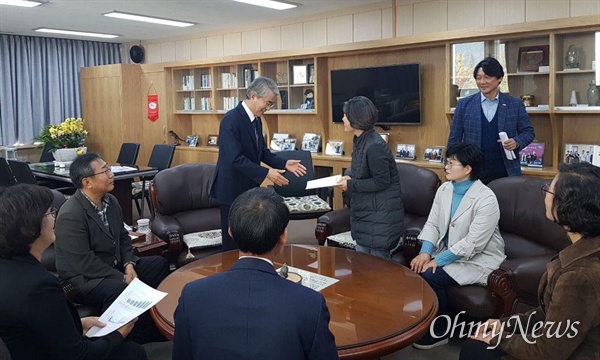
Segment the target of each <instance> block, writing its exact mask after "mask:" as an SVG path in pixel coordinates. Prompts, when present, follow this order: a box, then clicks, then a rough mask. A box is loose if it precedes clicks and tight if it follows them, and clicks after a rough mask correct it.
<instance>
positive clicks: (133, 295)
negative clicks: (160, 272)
mask: <svg viewBox="0 0 600 360" xmlns="http://www.w3.org/2000/svg"><path fill="white" fill-rule="evenodd" d="M165 296H167V293H165V292H162V291H158V290H155V289H153V288H151V287H150V286H148V285H146V284H144V283H143V282H142V281H141V280H139V279H138V278H135V279H133V281H132V282H131V283H130V284H129V285H128V286H127V287H126V288H125V290H123V292H122V293H121V295H119V297H118V298H117V300H115V302H113V303H112V305H110V306H109V307H108V309H106V311H105V312H104V314H102V316H100V318H99V319H98V320H100V322H103V323H105V324H106V326H105V327H103V328H100V327H97V326H92V328H91V329H90V330H89V331H88V332H87V334H86V336H87V337H98V336H104V335H106V334H110V333H111V332H113V331H115V330H117V329H118V328H120V327H121V326H123V325H125V324H127V323H128V322H130V321H131V320H133V319H135V318H136V317H138V316H140V315H141V314H143V313H144V312H145V311H147V310H149V309H150V308H151V307H153V306H154V305H156V304H157V303H158V302H159V301H161V300H162V299H163V298H164V297H165Z"/></svg>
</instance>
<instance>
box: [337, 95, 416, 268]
mask: <svg viewBox="0 0 600 360" xmlns="http://www.w3.org/2000/svg"><path fill="white" fill-rule="evenodd" d="M343 110H344V117H343V121H344V130H345V131H348V132H353V133H354V135H355V136H354V150H353V152H352V177H350V176H344V177H342V179H341V180H340V184H341V185H342V189H343V190H344V191H345V190H347V189H349V190H351V191H352V200H351V203H350V207H351V209H352V218H351V222H350V225H351V230H352V238H353V239H354V240H355V241H356V244H357V246H356V250H357V251H360V252H364V253H368V254H372V255H376V256H379V257H382V258H385V259H390V258H391V250H393V249H394V248H395V247H396V246H397V245H398V241H399V240H400V236H401V235H402V232H403V230H404V205H403V203H402V190H401V189H400V180H399V178H398V170H397V169H396V162H395V161H394V157H393V156H392V152H391V151H390V149H389V147H388V145H387V143H386V142H385V141H383V139H382V138H381V136H380V135H379V133H377V131H375V129H374V125H375V122H376V121H377V109H376V108H375V105H373V103H372V102H371V100H369V99H368V98H366V97H364V96H356V97H353V98H352V99H350V100H348V101H347V102H346V103H344V107H343Z"/></svg>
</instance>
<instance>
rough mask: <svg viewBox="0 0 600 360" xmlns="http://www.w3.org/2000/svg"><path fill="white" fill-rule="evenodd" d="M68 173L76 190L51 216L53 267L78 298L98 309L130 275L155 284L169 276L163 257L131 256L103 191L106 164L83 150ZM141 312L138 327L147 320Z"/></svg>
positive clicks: (110, 185)
mask: <svg viewBox="0 0 600 360" xmlns="http://www.w3.org/2000/svg"><path fill="white" fill-rule="evenodd" d="M70 175H71V180H72V181H73V184H74V185H75V187H76V188H77V189H78V190H77V191H76V192H75V194H74V195H73V196H72V197H71V198H70V199H69V200H67V202H66V203H65V204H64V205H63V206H62V207H61V208H60V211H59V213H58V217H57V219H56V230H55V233H56V242H55V250H56V269H57V270H58V273H59V275H60V277H61V278H62V279H64V280H66V281H68V282H69V283H70V284H72V285H73V288H74V294H75V296H76V297H77V300H78V302H80V303H82V304H85V305H91V306H94V307H96V308H99V309H102V311H103V312H104V310H106V309H107V308H108V307H109V306H110V304H112V302H113V301H114V300H115V299H116V298H117V297H118V296H119V295H120V294H121V292H122V291H123V290H124V289H125V288H126V287H127V285H128V284H129V283H131V281H132V280H133V279H134V278H136V277H137V278H139V279H140V280H141V281H143V282H144V283H146V284H147V285H149V286H152V287H154V288H156V287H157V286H158V285H159V284H160V282H161V281H162V280H163V279H164V278H165V277H167V275H168V274H169V268H168V264H167V260H166V259H165V258H163V257H160V256H147V257H142V258H138V257H137V256H135V255H134V254H133V247H132V246H131V238H130V237H129V233H128V232H127V230H126V229H125V227H124V226H123V214H122V211H121V207H120V206H119V203H118V202H117V199H116V198H115V197H114V196H113V195H112V194H109V192H110V191H112V190H113V189H114V174H113V173H112V172H111V170H110V166H108V164H107V163H106V162H105V161H104V160H102V159H101V158H100V156H99V155H98V154H95V153H89V154H85V155H81V156H78V157H77V159H76V160H75V161H73V164H71V167H70ZM144 315H146V314H144ZM144 315H143V316H142V317H140V321H139V322H138V324H139V326H143V325H144V324H146V323H148V324H151V323H152V321H151V319H150V317H149V316H147V315H146V316H147V317H148V320H149V321H148V322H146V321H144V319H143V317H146V316H144ZM136 326H137V325H136Z"/></svg>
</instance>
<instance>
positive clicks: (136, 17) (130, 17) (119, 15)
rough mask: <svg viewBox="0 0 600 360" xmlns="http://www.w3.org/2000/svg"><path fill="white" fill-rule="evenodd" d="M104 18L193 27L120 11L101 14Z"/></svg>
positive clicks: (175, 21) (192, 24) (181, 22)
mask: <svg viewBox="0 0 600 360" xmlns="http://www.w3.org/2000/svg"><path fill="white" fill-rule="evenodd" d="M102 15H104V16H108V17H112V18H118V19H126V20H134V21H143V22H148V23H153V24H161V25H169V26H177V27H187V26H194V25H195V24H194V23H189V22H183V21H177V20H169V19H161V18H157V17H151V16H144V15H136V14H128V13H124V12H120V11H110V12H107V13H104V14H102Z"/></svg>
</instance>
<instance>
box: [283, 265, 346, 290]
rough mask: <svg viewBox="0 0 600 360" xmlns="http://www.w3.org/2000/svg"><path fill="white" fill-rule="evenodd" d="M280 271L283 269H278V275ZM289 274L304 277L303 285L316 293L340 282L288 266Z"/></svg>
mask: <svg viewBox="0 0 600 360" xmlns="http://www.w3.org/2000/svg"><path fill="white" fill-rule="evenodd" d="M280 271H281V268H279V269H277V273H279V272H280ZM289 273H296V274H298V275H300V276H302V282H301V284H302V285H304V286H306V287H307V288H311V289H313V290H314V291H321V290H323V289H325V288H326V287H328V286H330V285H333V284H335V283H336V282H338V281H340V280H339V279H334V278H331V277H329V276H325V275H321V274H317V273H314V272H310V271H306V270H301V269H298V268H295V267H293V266H288V274H289Z"/></svg>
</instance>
